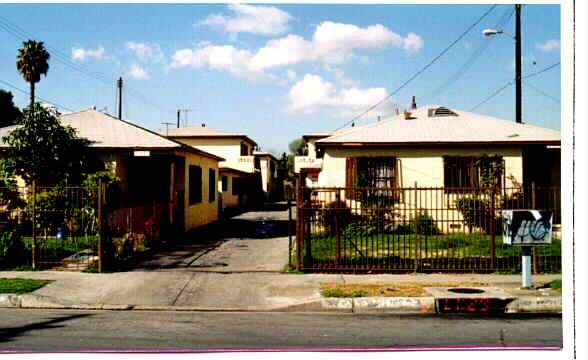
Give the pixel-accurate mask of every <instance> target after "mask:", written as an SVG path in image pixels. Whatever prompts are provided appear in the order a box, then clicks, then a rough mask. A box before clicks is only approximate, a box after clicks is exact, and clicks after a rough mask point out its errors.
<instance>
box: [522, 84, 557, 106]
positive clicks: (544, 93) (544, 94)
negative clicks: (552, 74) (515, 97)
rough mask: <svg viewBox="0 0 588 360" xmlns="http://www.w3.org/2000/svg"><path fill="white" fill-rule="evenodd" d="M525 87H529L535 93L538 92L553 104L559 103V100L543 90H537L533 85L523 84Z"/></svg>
mask: <svg viewBox="0 0 588 360" xmlns="http://www.w3.org/2000/svg"><path fill="white" fill-rule="evenodd" d="M524 84H525V85H526V86H528V87H530V88H531V89H533V90H535V91H536V92H538V93H539V94H541V95H543V96H545V97H546V98H549V99H551V100H553V101H555V102H558V103H561V100H560V99H558V98H556V97H555V96H551V95H549V94H548V93H546V92H544V91H543V90H541V89H539V88H538V87H536V86H535V85H532V84H531V83H530V82H525V83H524Z"/></svg>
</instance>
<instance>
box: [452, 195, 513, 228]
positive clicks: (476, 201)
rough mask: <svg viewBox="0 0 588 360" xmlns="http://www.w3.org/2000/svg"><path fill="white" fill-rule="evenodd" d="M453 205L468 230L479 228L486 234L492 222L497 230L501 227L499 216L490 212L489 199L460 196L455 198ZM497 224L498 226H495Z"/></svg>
mask: <svg viewBox="0 0 588 360" xmlns="http://www.w3.org/2000/svg"><path fill="white" fill-rule="evenodd" d="M454 204H455V207H456V208H457V210H458V211H459V212H460V213H461V216H462V217H463V219H464V221H465V223H466V225H467V226H468V228H469V229H470V232H471V231H472V229H473V228H474V227H478V228H481V229H482V230H484V232H485V233H486V234H490V233H491V232H492V222H494V225H495V229H496V231H498V230H499V229H500V228H501V227H500V226H501V225H500V223H501V220H502V219H501V218H498V217H497V216H496V214H493V213H492V210H491V204H490V200H487V199H482V198H480V197H478V196H472V197H462V198H459V199H457V200H455V203H454ZM497 226H498V227H497Z"/></svg>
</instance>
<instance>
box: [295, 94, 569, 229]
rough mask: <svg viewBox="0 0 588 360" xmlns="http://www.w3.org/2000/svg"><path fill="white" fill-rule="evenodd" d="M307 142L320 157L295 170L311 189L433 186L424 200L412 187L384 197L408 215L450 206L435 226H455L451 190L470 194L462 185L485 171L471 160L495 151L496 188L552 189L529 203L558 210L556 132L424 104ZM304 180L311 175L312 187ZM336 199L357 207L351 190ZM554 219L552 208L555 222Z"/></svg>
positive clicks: (469, 185)
mask: <svg viewBox="0 0 588 360" xmlns="http://www.w3.org/2000/svg"><path fill="white" fill-rule="evenodd" d="M306 139H308V149H309V155H308V156H309V157H311V156H313V157H316V159H321V160H320V161H316V162H315V163H314V164H311V165H310V166H306V167H300V172H301V173H302V174H303V178H305V179H306V182H305V184H306V186H310V187H314V188H315V189H317V190H318V188H327V189H328V188H335V187H337V188H347V189H349V188H351V187H357V186H360V187H370V188H416V187H418V188H435V189H437V190H435V191H431V192H429V193H426V192H423V193H422V194H423V196H425V197H428V198H427V199H424V198H423V199H420V198H419V199H415V198H414V195H410V196H406V194H408V193H410V194H414V193H415V192H408V193H407V192H406V191H399V192H393V194H390V196H392V198H390V199H387V200H386V201H388V200H391V201H392V203H394V204H396V205H394V206H395V207H401V208H403V209H406V208H409V209H412V210H410V211H409V212H411V211H412V215H411V216H415V214H414V212H415V211H418V210H417V209H422V210H425V211H428V212H429V213H431V214H433V217H436V216H437V215H435V213H436V212H437V210H435V209H438V208H439V207H442V208H444V209H450V208H451V209H452V210H450V211H447V212H444V213H443V214H440V213H439V214H438V216H444V217H445V219H447V218H453V219H454V220H453V222H452V221H447V222H443V223H442V224H440V226H441V227H442V228H443V230H446V229H445V227H451V228H453V227H454V226H455V227H456V228H457V227H459V226H461V225H459V223H460V222H461V221H462V219H461V215H460V214H459V212H458V211H456V209H455V208H453V206H454V204H455V200H456V199H457V198H458V197H459V196H458V194H457V193H458V192H459V193H460V194H461V195H460V196H462V195H464V192H468V191H473V192H475V190H468V189H476V188H480V187H481V184H482V176H483V175H482V173H481V170H480V167H479V166H478V165H477V164H476V163H477V161H478V160H479V159H480V157H482V156H483V155H488V156H495V157H496V159H498V161H500V162H501V163H502V166H503V168H504V171H503V176H502V177H501V178H500V179H499V180H498V182H499V183H498V185H499V186H500V187H501V188H502V189H505V191H506V189H507V188H511V189H513V190H512V192H511V194H512V193H514V192H516V191H517V190H514V188H517V189H520V186H523V188H524V187H528V188H531V187H532V186H537V187H543V188H545V187H553V189H554V190H553V191H551V192H550V193H549V194H550V195H549V196H537V201H536V202H535V203H534V205H535V207H536V208H555V209H559V207H560V206H559V202H560V193H559V186H560V172H561V159H560V145H561V138H560V132H559V131H557V130H552V129H546V128H541V127H537V126H532V125H528V124H524V123H522V124H517V123H516V122H514V121H507V120H501V119H497V118H493V117H490V116H484V115H480V114H475V113H471V112H466V111H461V110H457V109H451V108H447V107H444V106H439V105H427V106H422V107H420V108H416V107H415V108H414V109H412V111H411V112H410V113H405V114H399V115H397V116H395V117H392V118H389V119H383V120H381V121H377V122H375V123H371V124H368V125H363V126H359V127H352V128H346V129H345V130H339V131H337V132H335V133H332V134H331V135H330V136H322V134H317V135H316V136H315V135H311V136H307V137H306ZM315 153H316V155H314V154H315ZM308 162H309V161H307V163H308ZM309 178H310V179H313V181H312V182H310V184H309ZM458 188H459V190H456V189H458ZM524 191H527V190H524ZM313 193H314V194H319V195H320V194H327V193H326V192H320V191H318V192H317V191H314V192H313ZM527 195H528V194H527ZM325 196H326V195H325ZM342 196H344V198H345V200H346V202H347V204H348V206H350V207H352V208H353V207H355V206H358V205H357V201H356V200H357V197H356V193H355V192H354V191H353V190H349V191H344V195H342ZM419 196H420V195H419ZM527 198H528V196H527ZM317 200H318V201H321V199H317ZM328 201H332V199H331V200H326V202H328ZM323 202H324V201H323ZM359 206H361V205H359ZM527 206H528V205H527ZM559 222H560V215H559V212H558V214H557V215H556V218H555V219H554V223H559Z"/></svg>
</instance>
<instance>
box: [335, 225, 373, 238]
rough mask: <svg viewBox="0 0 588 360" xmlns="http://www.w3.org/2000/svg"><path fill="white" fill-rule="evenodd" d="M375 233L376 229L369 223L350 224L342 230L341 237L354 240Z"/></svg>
mask: <svg viewBox="0 0 588 360" xmlns="http://www.w3.org/2000/svg"><path fill="white" fill-rule="evenodd" d="M375 233H376V227H375V226H374V225H372V224H370V223H364V222H352V223H351V224H349V225H347V226H346V227H345V229H343V237H344V238H350V239H355V238H358V237H366V236H371V235H373V234H375Z"/></svg>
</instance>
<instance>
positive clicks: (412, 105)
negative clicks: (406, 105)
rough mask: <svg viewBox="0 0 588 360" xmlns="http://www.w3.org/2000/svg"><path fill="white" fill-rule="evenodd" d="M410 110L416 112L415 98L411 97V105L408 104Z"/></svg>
mask: <svg viewBox="0 0 588 360" xmlns="http://www.w3.org/2000/svg"><path fill="white" fill-rule="evenodd" d="M410 108H411V109H412V110H416V108H417V106H416V98H415V97H414V96H413V97H412V103H411V104H410Z"/></svg>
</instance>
